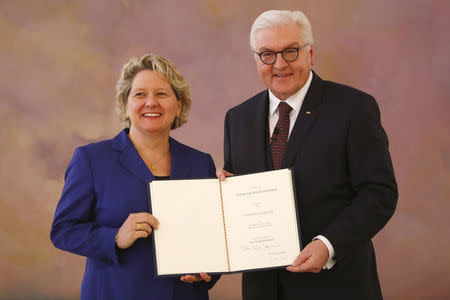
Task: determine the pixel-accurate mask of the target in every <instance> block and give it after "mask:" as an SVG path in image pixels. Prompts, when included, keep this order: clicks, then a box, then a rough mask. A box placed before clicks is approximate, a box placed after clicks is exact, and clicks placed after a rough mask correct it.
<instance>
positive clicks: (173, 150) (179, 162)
mask: <svg viewBox="0 0 450 300" xmlns="http://www.w3.org/2000/svg"><path fill="white" fill-rule="evenodd" d="M169 145H170V159H171V161H170V178H171V179H181V178H185V173H186V172H189V171H190V170H189V169H188V168H189V166H188V165H187V164H186V163H185V162H186V158H185V155H183V152H182V151H181V149H180V146H179V143H178V142H177V141H176V140H174V139H173V138H171V137H169Z"/></svg>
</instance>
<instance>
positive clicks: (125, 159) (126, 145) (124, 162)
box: [113, 129, 154, 183]
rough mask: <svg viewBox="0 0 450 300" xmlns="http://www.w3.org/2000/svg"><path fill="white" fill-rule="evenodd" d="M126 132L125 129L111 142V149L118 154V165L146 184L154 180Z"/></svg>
mask: <svg viewBox="0 0 450 300" xmlns="http://www.w3.org/2000/svg"><path fill="white" fill-rule="evenodd" d="M127 132H128V131H127V129H124V130H123V131H122V132H121V133H120V134H118V135H117V136H116V137H115V138H114V140H113V148H114V149H115V150H116V151H118V152H119V154H118V159H119V163H120V164H121V166H122V167H123V168H124V169H126V170H128V171H129V172H130V173H131V174H133V175H134V176H136V177H137V178H139V179H140V180H141V181H143V182H145V183H148V182H149V181H152V180H153V179H154V177H153V174H152V173H151V172H150V170H149V168H148V167H147V165H146V164H145V162H144V161H143V160H142V158H141V156H140V155H139V153H138V152H137V150H136V148H135V147H134V145H133V143H132V142H131V140H130V138H129V137H128V134H127Z"/></svg>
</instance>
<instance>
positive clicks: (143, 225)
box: [116, 212, 159, 249]
mask: <svg viewBox="0 0 450 300" xmlns="http://www.w3.org/2000/svg"><path fill="white" fill-rule="evenodd" d="M158 224H159V222H158V220H157V219H156V218H155V217H154V216H152V215H151V214H149V213H146V212H141V213H136V214H130V215H129V216H128V218H127V219H126V220H125V222H124V223H123V224H122V226H121V227H120V228H119V231H118V232H117V236H116V244H117V247H119V248H120V249H126V248H128V247H130V246H131V245H133V243H134V242H135V241H136V240H137V239H139V238H146V237H148V236H149V235H150V233H152V231H153V229H158Z"/></svg>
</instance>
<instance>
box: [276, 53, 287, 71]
mask: <svg viewBox="0 0 450 300" xmlns="http://www.w3.org/2000/svg"><path fill="white" fill-rule="evenodd" d="M287 64H288V63H287V62H286V61H285V60H284V58H283V55H282V54H281V53H277V60H276V61H275V63H274V67H275V68H277V69H282V68H284V67H286V66H287Z"/></svg>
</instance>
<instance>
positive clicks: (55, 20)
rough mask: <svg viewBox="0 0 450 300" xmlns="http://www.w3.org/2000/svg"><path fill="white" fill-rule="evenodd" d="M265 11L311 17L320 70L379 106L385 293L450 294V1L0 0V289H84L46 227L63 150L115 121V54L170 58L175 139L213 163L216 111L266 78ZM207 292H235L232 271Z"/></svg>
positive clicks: (379, 246) (107, 132) (64, 293)
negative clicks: (182, 115)
mask: <svg viewBox="0 0 450 300" xmlns="http://www.w3.org/2000/svg"><path fill="white" fill-rule="evenodd" d="M275 3H277V4H276V5H275ZM273 8H285V9H301V10H303V11H304V12H305V13H306V14H307V15H308V16H309V17H310V20H311V23H312V26H313V32H314V34H315V37H316V55H317V56H316V57H317V64H316V65H315V70H316V71H317V72H318V74H319V75H320V76H322V77H323V78H325V79H329V80H334V81H338V82H340V83H344V84H349V85H352V86H354V87H357V88H359V89H362V90H364V91H366V92H368V93H371V94H372V95H374V96H375V97H376V99H377V101H378V103H379V105H380V109H381V112H382V120H383V124H384V127H385V129H386V131H387V133H388V135H389V139H390V149H391V154H392V158H393V162H394V167H395V171H396V175H397V180H398V184H399V190H400V199H399V202H398V208H397V211H396V213H395V215H394V217H393V218H392V220H391V221H390V223H388V225H387V226H386V227H385V228H384V229H383V231H382V232H381V233H379V234H378V235H377V236H376V237H375V239H374V242H375V247H376V251H377V257H378V265H379V273H380V280H381V283H382V288H383V292H384V295H385V298H386V299H449V298H450V284H449V283H450V282H449V281H450V280H449V278H450V251H449V248H450V242H449V234H448V233H449V227H450V226H449V225H450V221H449V219H450V218H449V217H448V215H449V213H448V212H449V209H450V204H449V203H450V202H449V198H450V138H449V132H450V131H449V129H450V118H449V115H450V103H449V100H448V94H449V91H450V80H449V77H450V76H449V75H450V68H449V58H448V55H449V52H450V51H449V50H450V47H449V46H450V45H449V39H448V28H449V27H450V26H449V25H450V24H449V21H448V15H449V12H450V9H449V8H450V6H449V2H448V1H444V0H443V1H437V0H436V1H433V0H430V1H420V0H399V1H394V0H377V1H357V0H354V1H353V0H345V1H321V0H311V1H300V0H297V1H288V0H279V1H267V0H259V1H236V0H230V1H217V0H204V1H143V0H140V1H131V0H130V1H126V0H122V1H112V0H111V1H106V0H101V1H50V0H42V1H23V0H20V1H19V0H16V1H7V0H0V36H1V40H0V67H1V72H0V119H1V121H2V126H1V127H0V140H1V142H0V165H1V168H0V299H76V298H78V297H79V288H80V282H81V276H82V272H83V264H84V261H85V259H84V258H82V257H79V256H76V255H72V254H69V253H64V252H62V251H59V250H56V249H54V248H53V246H52V245H51V243H50V241H49V229H50V225H51V220H52V217H53V213H54V209H55V207H56V204H57V201H58V199H59V195H60V193H61V189H62V185H63V175H64V171H65V168H66V166H67V164H68V162H69V160H70V158H71V156H72V153H73V150H74V148H75V147H76V146H78V145H82V144H85V143H88V142H92V141H98V140H101V139H105V138H111V137H113V136H114V135H115V134H116V133H117V132H119V130H120V129H121V125H120V123H119V121H118V117H117V115H116V114H115V111H114V110H115V105H114V100H113V95H114V85H115V81H116V80H117V77H118V74H119V71H120V69H121V67H122V65H123V64H124V63H125V62H126V61H127V60H128V59H129V58H131V57H136V56H141V55H143V54H145V53H149V52H151V53H156V54H160V55H162V56H165V57H167V58H169V59H171V60H172V61H173V62H174V63H175V65H176V66H177V67H178V68H179V69H180V70H181V72H182V73H183V74H184V75H185V77H186V79H187V81H188V82H189V84H190V85H191V89H192V94H193V99H194V100H193V107H192V112H191V115H190V120H189V122H188V124H187V125H186V126H184V127H183V128H181V129H178V130H176V131H174V132H173V136H174V137H176V138H178V139H179V140H180V141H182V142H184V143H187V144H189V145H191V146H194V147H196V148H199V149H201V150H203V151H206V152H209V153H211V154H212V155H213V157H214V160H215V162H216V165H217V166H221V165H222V162H223V158H222V142H223V138H222V132H223V118H224V114H225V112H226V110H227V109H229V108H230V107H232V106H234V105H236V104H238V103H240V102H242V101H243V100H244V99H247V98H248V97H250V96H252V95H253V94H255V93H256V92H258V91H260V90H261V89H262V88H263V84H262V82H261V81H260V79H259V77H258V75H257V72H256V68H255V65H254V61H253V56H252V55H251V53H250V50H249V47H248V33H249V30H250V27H251V24H252V22H253V20H254V19H255V18H256V17H257V16H258V15H259V14H260V13H261V12H262V11H264V10H267V9H273ZM211 298H212V299H218V300H219V299H223V300H225V299H230V300H231V299H240V275H230V276H224V277H223V278H222V279H221V281H220V282H219V283H218V284H217V286H216V287H215V288H214V289H213V290H212V291H211Z"/></svg>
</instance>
